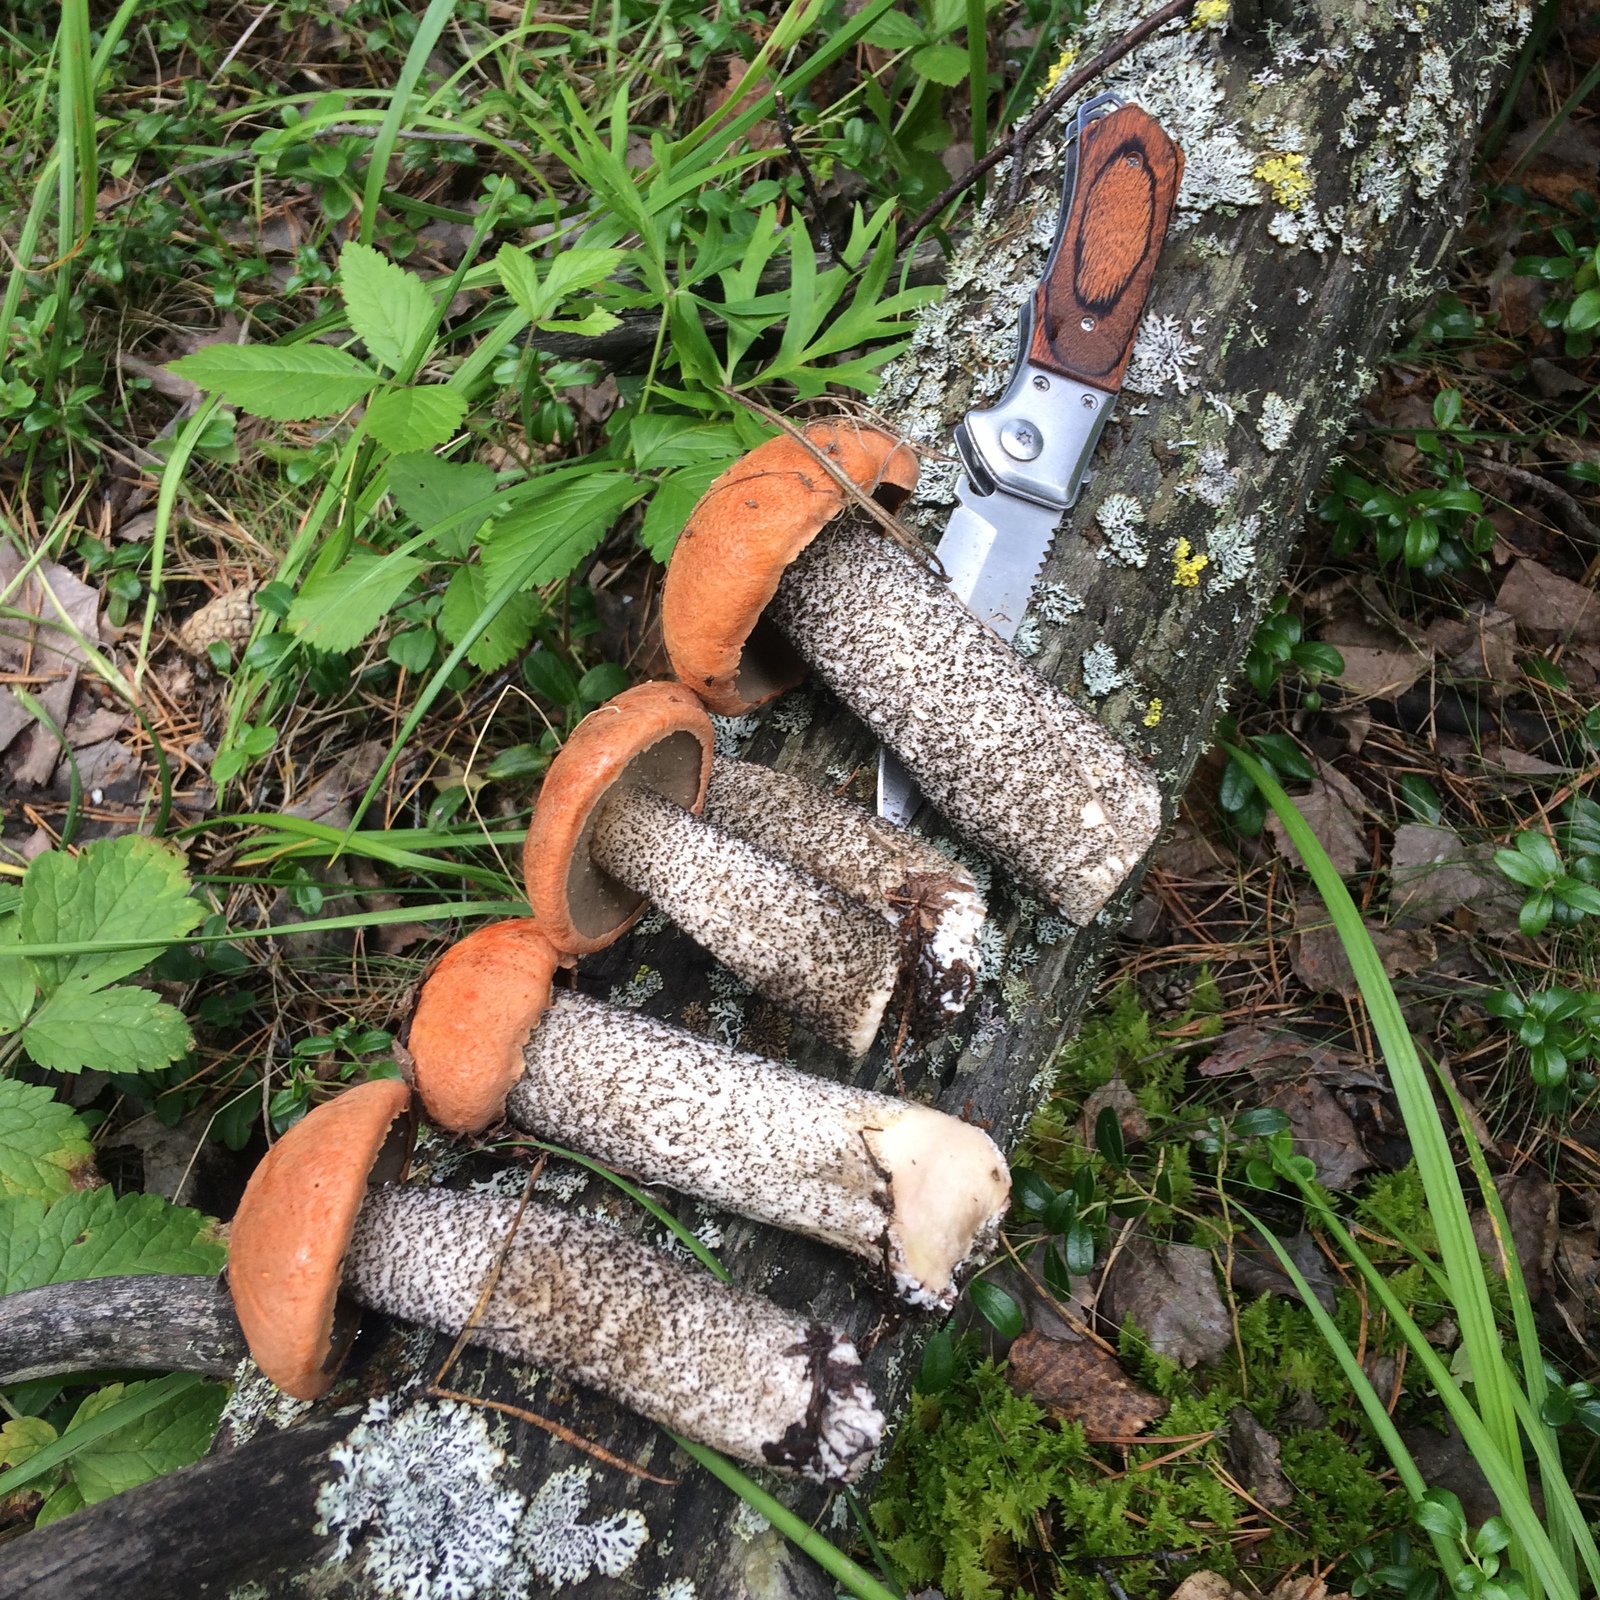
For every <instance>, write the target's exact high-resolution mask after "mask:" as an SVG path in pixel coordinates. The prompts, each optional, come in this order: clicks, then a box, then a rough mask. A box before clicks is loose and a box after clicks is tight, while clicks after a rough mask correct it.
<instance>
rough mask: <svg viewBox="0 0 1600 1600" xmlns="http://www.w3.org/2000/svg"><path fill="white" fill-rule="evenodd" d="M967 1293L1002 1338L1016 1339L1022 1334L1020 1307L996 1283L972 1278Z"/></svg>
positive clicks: (985, 1319)
mask: <svg viewBox="0 0 1600 1600" xmlns="http://www.w3.org/2000/svg"><path fill="white" fill-rule="evenodd" d="M967 1293H968V1294H970V1295H971V1296H972V1303H973V1305H975V1306H976V1307H977V1308H978V1311H979V1314H980V1315H981V1316H982V1317H983V1319H984V1321H985V1322H987V1323H988V1324H989V1325H990V1326H991V1327H992V1328H993V1329H994V1330H995V1332H996V1333H998V1334H999V1335H1000V1337H1001V1338H1002V1339H1016V1338H1020V1337H1021V1335H1022V1307H1021V1306H1019V1305H1018V1304H1017V1302H1016V1301H1015V1300H1013V1299H1012V1298H1011V1296H1010V1295H1008V1294H1007V1293H1006V1292H1005V1290H1004V1289H1002V1288H1000V1286H999V1285H998V1284H993V1283H990V1282H989V1280H988V1279H987V1278H974V1279H973V1280H972V1284H971V1286H970V1287H969V1288H968V1290H967Z"/></svg>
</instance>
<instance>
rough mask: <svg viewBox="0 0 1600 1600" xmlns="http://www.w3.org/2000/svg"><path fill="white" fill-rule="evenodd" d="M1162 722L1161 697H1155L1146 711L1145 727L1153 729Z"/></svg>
mask: <svg viewBox="0 0 1600 1600" xmlns="http://www.w3.org/2000/svg"><path fill="white" fill-rule="evenodd" d="M1160 721H1161V696H1160V695H1153V696H1152V697H1151V700H1150V704H1149V706H1148V707H1147V708H1146V710H1145V714H1144V725H1145V727H1147V728H1153V727H1155V726H1156V724H1157V723H1159V722H1160Z"/></svg>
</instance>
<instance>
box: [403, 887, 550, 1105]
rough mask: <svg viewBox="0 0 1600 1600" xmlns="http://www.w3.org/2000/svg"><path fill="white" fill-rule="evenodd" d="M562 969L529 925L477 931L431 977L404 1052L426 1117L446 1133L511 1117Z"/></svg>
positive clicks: (500, 925) (503, 925)
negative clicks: (511, 1099)
mask: <svg viewBox="0 0 1600 1600" xmlns="http://www.w3.org/2000/svg"><path fill="white" fill-rule="evenodd" d="M561 961H562V957H561V952H560V951H559V950H557V949H556V947H555V946H554V945H553V944H551V943H550V941H549V940H548V939H547V938H545V936H544V935H543V934H542V933H541V932H540V931H539V929H538V928H537V926H536V925H535V924H534V923H533V922H532V921H531V920H530V919H527V918H524V919H522V920H521V921H518V922H497V923H494V924H492V925H491V926H489V927H487V928H479V929H478V930H477V931H476V932H475V933H471V934H469V935H468V936H467V937H466V938H465V939H463V940H461V942H460V943H459V944H456V945H454V946H452V947H451V948H450V949H449V950H448V951H446V952H445V955H444V957H443V959H442V960H441V961H440V962H439V964H438V965H437V966H436V967H435V968H434V969H433V971H432V972H430V973H429V974H428V979H427V982H426V983H424V984H423V986H422V994H421V996H420V997H419V998H418V1000H417V1009H416V1011H415V1012H414V1013H413V1014H412V1018H411V1033H410V1036H409V1037H408V1038H407V1040H406V1047H407V1049H409V1050H410V1052H411V1057H412V1060H413V1062H414V1063H415V1068H416V1070H415V1077H414V1081H415V1083H416V1089H417V1095H418V1097H419V1098H420V1099H421V1101H422V1106H423V1109H424V1110H425V1111H426V1112H427V1113H428V1116H429V1117H430V1118H431V1119H432V1120H433V1121H434V1122H436V1123H438V1125H439V1126H440V1127H441V1128H448V1129H449V1130H450V1131H451V1132H452V1133H477V1132H478V1131H479V1130H480V1129H481V1128H486V1127H488V1126H489V1124H490V1123H492V1122H498V1121H499V1120H500V1118H501V1117H502V1116H503V1115H504V1114H505V1104H506V1094H507V1093H508V1091H509V1090H510V1089H511V1086H512V1085H513V1084H514V1083H515V1082H516V1081H517V1079H518V1078H520V1077H521V1076H522V1047H523V1045H524V1044H526V1043H527V1042H528V1035H529V1034H530V1033H532V1032H533V1030H534V1027H535V1026H536V1025H537V1023H538V1021H539V1018H540V1017H541V1016H542V1015H543V1014H544V1008H545V1007H546V1006H547V1005H549V1003H550V980H551V979H552V978H553V977H554V976H555V970H556V968H557V967H558V966H560V965H561Z"/></svg>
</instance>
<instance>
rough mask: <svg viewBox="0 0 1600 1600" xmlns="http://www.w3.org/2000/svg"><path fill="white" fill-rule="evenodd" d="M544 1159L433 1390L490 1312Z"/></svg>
mask: <svg viewBox="0 0 1600 1600" xmlns="http://www.w3.org/2000/svg"><path fill="white" fill-rule="evenodd" d="M545 1159H546V1158H545V1156H544V1155H543V1153H541V1154H540V1156H539V1159H538V1160H537V1161H535V1162H534V1164H533V1165H532V1166H531V1167H529V1168H528V1181H527V1182H526V1183H525V1184H523V1186H522V1198H521V1199H520V1200H519V1201H518V1202H517V1214H516V1215H515V1216H514V1217H513V1218H512V1219H511V1226H510V1227H509V1228H507V1229H506V1236H505V1238H504V1239H502V1240H501V1241H500V1248H499V1249H498V1250H496V1251H495V1255H494V1265H493V1266H492V1267H490V1269H489V1276H488V1277H487V1278H486V1279H485V1280H484V1285H483V1288H482V1290H481V1291H480V1292H479V1295H478V1303H477V1304H476V1305H475V1306H473V1308H472V1315H471V1316H470V1317H468V1318H467V1320H466V1325H465V1326H464V1327H463V1328H462V1330H461V1332H460V1333H458V1334H457V1335H456V1342H455V1343H454V1344H453V1345H451V1346H450V1354H449V1355H447V1356H446V1357H445V1358H444V1365H443V1366H441V1367H440V1368H439V1370H438V1372H437V1373H436V1374H435V1375H434V1379H433V1383H432V1385H431V1387H433V1388H435V1389H437V1388H438V1387H439V1386H440V1385H441V1384H442V1383H443V1382H444V1380H445V1376H446V1374H447V1373H448V1372H449V1371H450V1369H451V1367H453V1366H454V1365H455V1364H456V1361H457V1359H458V1358H459V1357H460V1355H461V1352H462V1351H463V1350H465V1349H466V1347H467V1345H468V1344H469V1343H470V1342H471V1339H472V1333H473V1330H474V1329H475V1328H476V1327H477V1326H478V1324H479V1323H480V1322H481V1321H482V1320H483V1313H484V1312H485V1311H486V1310H487V1309H488V1305H489V1297H490V1295H492V1294H493V1293H494V1291H495V1285H496V1284H498V1283H499V1282H500V1274H501V1273H502V1272H503V1271H504V1270H505V1264H506V1258H507V1256H509V1255H510V1254H511V1241H512V1240H513V1239H515V1238H516V1236H517V1229H518V1228H520V1227H521V1226H522V1213H523V1212H524V1211H526V1210H527V1209H528V1197H529V1196H530V1195H531V1194H532V1193H533V1186H534V1184H535V1183H536V1182H537V1181H538V1178H539V1174H540V1173H541V1172H543V1171H544V1164H545Z"/></svg>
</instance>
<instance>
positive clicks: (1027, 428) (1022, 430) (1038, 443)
mask: <svg viewBox="0 0 1600 1600" xmlns="http://www.w3.org/2000/svg"><path fill="white" fill-rule="evenodd" d="M1000 446H1001V448H1002V449H1003V450H1004V451H1005V453H1006V454H1007V455H1008V456H1010V457H1011V458H1012V459H1013V460H1015V461H1032V460H1033V459H1034V458H1035V457H1036V456H1037V455H1038V454H1039V452H1040V451H1041V450H1043V449H1044V437H1043V435H1042V434H1041V433H1040V432H1039V430H1038V429H1037V428H1036V427H1034V425H1033V424H1032V423H1031V422H1022V421H1019V420H1017V419H1015V418H1013V419H1012V420H1011V421H1010V422H1008V423H1006V424H1005V426H1004V427H1002V428H1001V430H1000Z"/></svg>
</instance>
